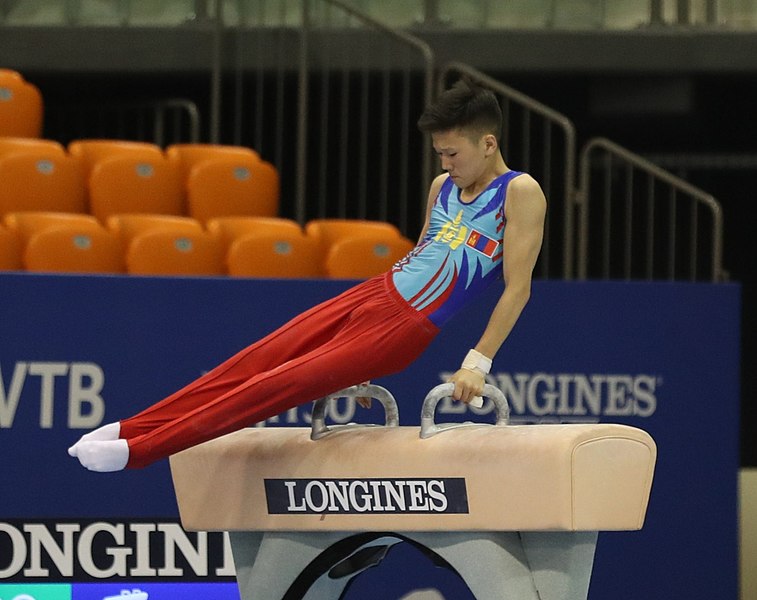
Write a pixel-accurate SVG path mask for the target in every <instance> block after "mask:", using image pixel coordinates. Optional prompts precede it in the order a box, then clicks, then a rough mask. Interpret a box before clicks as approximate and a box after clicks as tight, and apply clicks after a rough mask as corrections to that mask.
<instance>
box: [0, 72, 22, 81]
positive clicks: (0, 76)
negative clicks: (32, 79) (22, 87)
mask: <svg viewBox="0 0 757 600" xmlns="http://www.w3.org/2000/svg"><path fill="white" fill-rule="evenodd" d="M6 78H7V79H16V80H19V81H23V80H24V76H23V75H21V73H19V72H18V71H15V70H13V69H0V83H2V82H3V80H5V79H6Z"/></svg>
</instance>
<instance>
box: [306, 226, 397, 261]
mask: <svg viewBox="0 0 757 600" xmlns="http://www.w3.org/2000/svg"><path fill="white" fill-rule="evenodd" d="M305 233H307V234H308V235H309V236H310V237H312V238H313V239H315V240H317V241H318V243H319V244H320V245H321V248H322V250H323V252H324V253H326V252H328V249H329V248H330V247H331V246H332V245H333V244H334V243H335V242H337V241H338V240H341V239H344V238H346V237H363V236H371V235H372V236H374V237H375V236H382V237H383V236H389V237H400V236H401V235H402V234H401V233H400V230H399V229H398V228H397V227H395V226H394V225H392V224H391V223H386V222H384V221H370V220H365V219H313V220H312V221H308V222H307V223H306V224H305Z"/></svg>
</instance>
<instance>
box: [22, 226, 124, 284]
mask: <svg viewBox="0 0 757 600" xmlns="http://www.w3.org/2000/svg"><path fill="white" fill-rule="evenodd" d="M24 267H25V268H26V270H27V271H38V272H57V273H123V272H125V270H126V269H125V264H124V257H123V252H122V249H121V243H120V241H119V239H118V237H117V236H116V234H114V233H112V232H110V231H106V230H105V229H103V228H99V229H91V228H89V227H79V226H76V225H60V226H57V227H51V228H49V229H45V230H43V231H40V232H38V233H36V234H34V235H33V236H32V237H31V238H30V239H29V241H28V242H27V244H26V248H25V250H24Z"/></svg>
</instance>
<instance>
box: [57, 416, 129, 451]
mask: <svg viewBox="0 0 757 600" xmlns="http://www.w3.org/2000/svg"><path fill="white" fill-rule="evenodd" d="M120 434H121V423H120V422H119V421H116V422H115V423H108V424H107V425H103V426H102V427H98V428H97V429H95V430H94V431H90V432H89V433H85V434H84V435H83V436H81V437H80V438H79V440H78V441H77V442H76V443H75V444H74V445H73V446H71V447H70V448H69V449H68V455H69V456H74V457H75V456H77V455H78V452H79V444H81V443H82V442H94V441H101V442H109V441H113V440H117V439H118V436H119V435H120Z"/></svg>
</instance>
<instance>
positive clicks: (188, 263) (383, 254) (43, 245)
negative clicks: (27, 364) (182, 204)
mask: <svg viewBox="0 0 757 600" xmlns="http://www.w3.org/2000/svg"><path fill="white" fill-rule="evenodd" d="M412 247H413V243H412V242H411V241H410V240H408V239H407V238H405V237H403V236H402V235H401V234H400V232H399V230H398V229H397V228H396V227H394V226H393V225H390V224H388V223H383V222H375V221H363V220H342V219H317V220H313V221H310V222H308V223H307V224H306V225H305V227H304V228H302V227H300V225H299V224H297V223H296V222H294V221H291V220H288V219H282V218H271V217H268V218H266V217H244V216H239V217H219V218H214V219H211V220H209V221H208V222H207V224H206V226H203V224H202V223H201V222H199V221H198V220H196V219H193V218H191V217H182V216H167V215H154V214H124V215H112V216H110V217H109V218H108V219H107V221H106V223H105V225H101V223H100V222H99V221H98V220H97V219H96V218H95V217H94V216H92V215H86V214H77V213H49V212H16V213H9V214H6V215H5V217H4V218H3V220H2V226H0V270H26V271H34V272H66V273H130V274H140V275H188V276H189V275H191V276H195V275H232V276H240V277H276V278H280V277H296V278H308V277H331V278H367V277H370V276H372V275H376V274H379V273H381V272H384V271H386V270H388V269H389V268H390V267H391V266H392V265H393V264H394V263H395V262H396V261H397V260H399V259H401V258H402V257H403V256H405V255H406V254H407V252H409V251H410V250H411V249H412Z"/></svg>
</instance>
